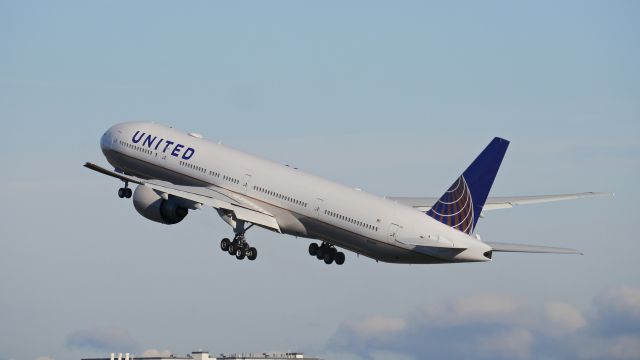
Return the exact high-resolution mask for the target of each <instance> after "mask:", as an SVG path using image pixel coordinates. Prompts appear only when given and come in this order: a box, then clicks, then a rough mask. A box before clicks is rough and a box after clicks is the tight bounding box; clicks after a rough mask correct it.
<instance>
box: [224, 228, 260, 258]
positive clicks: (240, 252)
mask: <svg viewBox="0 0 640 360" xmlns="http://www.w3.org/2000/svg"><path fill="white" fill-rule="evenodd" d="M239 225H240V227H239V229H241V230H240V231H238V232H236V236H234V238H233V240H229V239H227V238H224V239H222V241H220V249H221V250H222V251H225V252H228V253H229V255H232V256H233V255H235V257H236V259H238V260H243V259H244V258H247V259H249V260H251V261H253V260H255V259H256V258H257V257H258V250H256V248H254V247H251V246H249V243H248V242H247V240H246V238H245V237H244V233H245V232H246V231H247V230H249V228H251V227H252V226H253V224H251V225H249V227H247V228H246V229H245V228H244V223H243V224H239Z"/></svg>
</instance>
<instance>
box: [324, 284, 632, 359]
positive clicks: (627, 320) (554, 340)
mask: <svg viewBox="0 0 640 360" xmlns="http://www.w3.org/2000/svg"><path fill="white" fill-rule="evenodd" d="M542 305H543V306H542V307H539V306H532V305H531V304H529V303H528V302H526V301H521V300H518V299H514V298H512V297H509V296H500V295H478V296H466V297H463V298H455V299H451V300H449V301H446V302H444V303H439V304H428V305H423V306H421V307H420V308H419V309H417V310H416V311H414V312H411V313H409V314H407V315H406V316H402V317H385V316H382V315H372V316H369V317H367V318H365V319H363V320H360V321H346V322H344V323H343V324H342V325H341V326H340V327H339V329H338V331H337V332H336V333H335V334H334V335H333V337H332V338H331V339H330V340H329V343H328V347H329V349H330V350H332V351H334V352H344V353H352V354H355V355H357V356H359V357H361V358H363V359H375V358H377V357H387V358H388V357H391V358H393V357H394V356H395V357H396V358H399V357H406V358H422V357H423V355H424V354H429V356H430V357H433V358H438V359H459V358H470V357H473V358H474V359H537V358H545V359H566V358H575V359H640V316H638V314H640V312H638V310H639V309H640V289H637V288H616V289H612V290H609V291H607V292H605V293H603V294H601V295H599V296H597V297H596V298H595V299H594V305H595V307H594V310H595V311H588V312H582V311H580V310H579V309H577V308H575V307H574V306H572V305H571V304H567V303H562V302H549V303H546V304H542ZM585 314H589V315H585ZM389 354H391V355H389Z"/></svg>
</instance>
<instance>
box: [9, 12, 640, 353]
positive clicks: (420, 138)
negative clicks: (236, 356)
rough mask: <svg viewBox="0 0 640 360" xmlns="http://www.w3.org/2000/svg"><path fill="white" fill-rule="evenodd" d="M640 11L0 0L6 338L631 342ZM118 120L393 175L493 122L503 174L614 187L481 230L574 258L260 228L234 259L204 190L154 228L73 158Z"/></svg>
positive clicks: (169, 345)
mask: <svg viewBox="0 0 640 360" xmlns="http://www.w3.org/2000/svg"><path fill="white" fill-rule="evenodd" d="M639 24H640V6H639V5H638V3H637V2H633V1H626V2H625V1H610V2H600V1H567V2H552V1H540V2H531V3H521V2H518V3H516V2H508V1H504V2H500V1H490V2H482V3H478V2H456V3H455V4H438V3H428V2H410V1H408V2H399V3H398V2H358V1H355V2H350V3H348V4H345V3H344V2H329V1H328V2H294V1H292V2H233V3H231V2H229V3H222V2H204V1H194V2H188V3H184V2H163V1H153V2H152V1H137V2H106V1H105V2H102V1H95V2H82V1H78V2H66V1H61V2H46V1H41V2H37V1H0V54H1V56H0V119H1V121H2V127H3V130H4V132H3V134H4V135H5V136H3V139H2V141H0V151H1V152H2V154H3V155H4V156H2V157H0V166H1V167H2V169H4V170H3V171H2V176H1V177H0V181H1V185H2V187H1V189H2V190H1V191H0V200H2V203H3V204H4V205H5V206H3V207H2V208H0V249H1V250H0V294H1V296H0V359H1V360H9V359H37V358H41V359H46V358H49V359H68V358H80V357H82V356H88V355H105V354H108V353H109V352H112V351H115V352H119V351H123V352H124V351H129V350H131V351H132V352H136V353H137V354H142V353H143V352H144V351H145V350H151V349H156V350H158V351H164V350H169V351H172V352H176V353H178V354H182V353H186V352H189V351H191V350H195V349H199V348H205V349H209V350H211V351H213V352H216V353H219V352H235V351H256V352H262V351H271V350H302V351H306V352H309V353H314V354H320V355H323V356H325V357H327V358H332V359H333V358H352V359H384V358H407V359H417V358H420V357H421V354H424V352H425V351H432V352H433V353H434V355H436V357H437V358H442V359H445V358H452V359H457V358H468V356H469V354H473V355H475V356H477V357H486V358H524V359H527V358H542V357H544V358H549V359H554V358H564V359H566V358H576V359H594V358H596V359H597V358H621V359H622V358H638V354H640V350H638V349H640V281H639V280H638V276H637V273H638V265H637V264H638V262H637V258H636V254H637V253H639V252H640V245H639V242H638V240H639V239H638V235H637V229H635V225H636V224H637V223H638V221H639V220H640V217H639V216H638V212H637V210H636V209H635V205H634V204H636V203H637V202H638V201H639V200H640V193H639V191H638V189H637V186H636V184H637V180H636V179H637V178H638V177H639V175H640V171H639V169H640V142H639V141H638V137H639V135H640V121H639V120H640V85H639V84H640V67H638V64H640V46H639V44H640V42H639V41H638V36H639V34H640V25H639ZM130 120H145V121H156V122H160V123H164V124H168V125H173V126H175V127H177V128H180V129H183V130H187V131H197V132H200V133H202V134H204V135H205V136H206V137H207V138H210V139H213V140H220V141H222V142H223V143H225V144H228V145H231V146H233V147H236V148H239V149H242V150H245V151H248V152H251V153H255V154H259V155H262V156H264V157H266V158H270V159H273V160H276V161H280V162H283V163H288V164H294V165H296V166H298V167H299V168H301V169H304V170H307V171H310V172H313V173H315V174H318V175H321V176H325V177H327V178H330V179H333V180H336V181H340V182H343V183H345V184H347V185H351V186H358V187H361V188H363V189H364V190H366V191H370V192H372V193H375V194H379V195H425V196H431V195H439V194H440V193H442V191H444V189H446V188H447V186H448V185H449V184H450V183H451V181H452V180H453V179H455V178H456V177H457V176H458V175H459V173H460V172H461V171H462V170H463V169H464V168H465V167H466V165H467V164H468V163H469V162H470V161H471V160H472V159H473V158H474V156H475V155H476V154H477V153H478V152H479V151H480V150H481V149H482V148H483V147H484V146H485V145H486V144H487V143H488V142H489V141H490V139H491V138H492V137H494V136H502V137H505V138H507V139H509V140H511V142H512V143H511V146H510V148H509V151H508V153H507V156H506V158H505V161H504V162H503V166H502V168H501V170H500V173H499V174H498V178H497V180H496V183H495V184H494V188H493V190H492V194H494V195H529V194H544V193H564V192H578V191H610V192H615V193H616V196H615V197H609V198H598V199H590V200H580V201H575V202H568V203H557V204H546V205H538V206H530V207H520V208H516V209H513V210H505V211H496V212H494V213H491V214H489V215H488V216H487V217H486V218H484V219H482V220H481V221H480V223H479V225H478V228H477V231H478V232H479V233H480V234H481V236H482V237H483V239H485V240H487V241H505V242H522V243H532V244H548V245H558V246H567V247H576V248H579V249H580V250H582V251H584V252H585V256H534V255H508V254H498V255H496V256H495V259H494V260H495V261H494V262H493V263H490V264H465V265H445V266H406V265H390V264H382V263H375V262H374V261H371V260H369V259H365V258H362V257H361V258H357V257H356V256H354V255H353V254H348V255H347V263H346V264H345V266H342V267H336V266H332V267H327V266H324V264H320V263H318V262H317V261H314V260H313V259H311V258H309V256H308V255H306V247H307V245H308V241H306V240H304V239H296V238H293V237H287V236H278V235H276V234H271V233H269V232H266V231H263V230H256V231H252V232H251V233H250V234H249V236H250V239H251V241H252V243H253V244H255V246H257V247H258V248H259V250H260V259H259V261H256V262H253V263H247V262H242V263H240V262H237V261H235V260H234V259H231V258H230V257H229V256H224V254H222V253H220V251H219V250H218V242H219V239H220V238H222V237H224V236H228V235H229V234H230V229H229V228H228V227H227V225H226V224H224V223H223V222H222V221H221V220H220V219H219V218H217V216H216V214H215V212H214V211H212V210H206V211H201V212H197V213H193V214H191V215H190V216H188V217H187V218H186V219H185V221H183V222H182V223H180V224H178V225H175V226H161V225H159V224H155V223H152V222H150V221H147V220H145V219H143V218H141V217H140V216H138V215H137V213H136V212H135V210H134V209H133V206H131V204H128V203H126V202H124V201H122V200H120V199H118V198H117V197H116V195H115V191H116V189H117V188H118V187H119V184H118V183H117V182H115V181H114V180H111V179H108V178H105V177H101V176H99V175H97V174H93V173H90V172H89V171H87V170H86V169H84V168H82V167H81V165H82V164H83V162H84V161H94V162H98V163H102V164H105V161H104V159H103V157H102V155H101V153H100V151H99V146H98V140H99V137H100V135H101V134H102V132H103V131H104V130H105V129H106V128H108V127H109V126H110V125H112V124H114V123H117V122H122V121H130ZM514 314H515V315H514ZM516 315H517V316H516ZM465 319H466V320H465ZM447 335H450V336H447ZM452 337H456V338H460V339H461V341H462V342H463V343H464V346H461V345H460V344H459V343H457V342H450V341H448V340H449V339H451V338H452ZM454 350H455V351H454Z"/></svg>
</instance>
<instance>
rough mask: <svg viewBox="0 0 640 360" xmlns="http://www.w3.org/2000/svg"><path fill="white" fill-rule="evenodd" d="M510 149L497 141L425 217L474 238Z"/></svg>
mask: <svg viewBox="0 0 640 360" xmlns="http://www.w3.org/2000/svg"><path fill="white" fill-rule="evenodd" d="M507 147H509V141H507V140H505V139H501V138H498V137H497V138H494V139H493V140H492V141H491V143H489V145H487V147H486V148H485V149H484V150H483V151H482V152H481V153H480V155H478V157H477V158H476V159H475V160H474V161H473V162H472V163H471V165H469V167H468V168H467V170H465V171H464V173H462V175H461V176H460V177H459V178H457V179H456V180H455V181H454V182H453V185H451V186H450V187H449V189H448V190H447V191H446V192H445V193H444V195H442V196H441V197H440V199H438V201H437V202H436V203H435V204H434V205H433V207H432V208H431V209H429V211H427V212H426V214H427V215H429V216H431V217H432V218H434V219H436V220H438V221H440V222H441V223H443V224H446V225H449V226H451V227H453V228H455V229H458V230H460V231H463V232H465V233H467V234H471V233H472V232H473V230H474V229H475V227H476V224H477V223H478V219H479V218H480V213H481V212H482V207H483V206H484V203H485V201H486V200H487V196H489V191H490V190H491V186H492V185H493V181H494V180H495V178H496V175H497V174H498V169H499V168H500V164H501V163H502V159H503V158H504V154H505V153H506V151H507Z"/></svg>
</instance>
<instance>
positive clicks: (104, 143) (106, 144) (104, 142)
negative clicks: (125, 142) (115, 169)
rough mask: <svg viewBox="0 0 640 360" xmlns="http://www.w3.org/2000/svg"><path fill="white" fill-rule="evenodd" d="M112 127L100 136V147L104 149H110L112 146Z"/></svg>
mask: <svg viewBox="0 0 640 360" xmlns="http://www.w3.org/2000/svg"><path fill="white" fill-rule="evenodd" d="M111 138H112V135H111V129H109V130H107V131H105V133H104V134H102V137H101V138H100V148H101V149H102V150H108V149H110V148H111Z"/></svg>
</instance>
